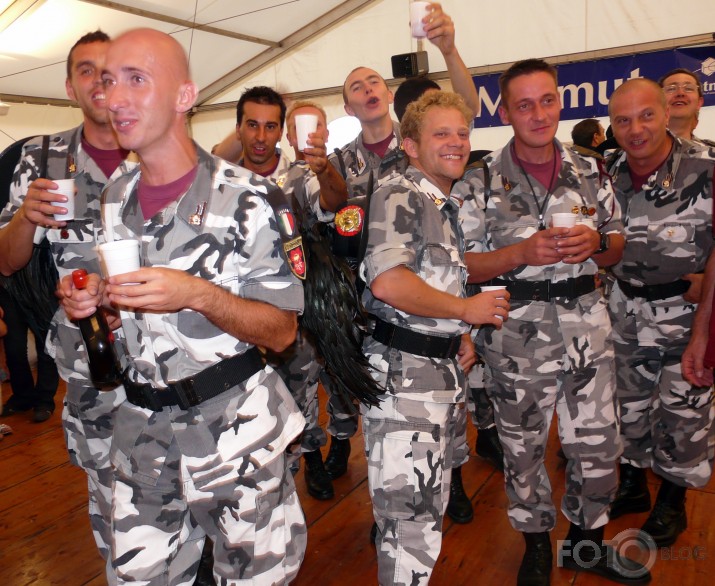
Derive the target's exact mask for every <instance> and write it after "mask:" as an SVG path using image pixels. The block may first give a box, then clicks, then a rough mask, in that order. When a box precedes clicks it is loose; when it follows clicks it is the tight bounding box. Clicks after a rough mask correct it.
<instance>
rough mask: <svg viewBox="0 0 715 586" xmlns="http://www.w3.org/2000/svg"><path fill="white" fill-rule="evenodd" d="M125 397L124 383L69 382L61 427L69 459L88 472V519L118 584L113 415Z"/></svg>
mask: <svg viewBox="0 0 715 586" xmlns="http://www.w3.org/2000/svg"><path fill="white" fill-rule="evenodd" d="M125 399H126V394H125V392H124V387H118V388H117V389H114V390H107V391H100V390H98V389H96V388H94V387H90V386H86V385H82V384H78V383H76V382H73V381H71V380H70V381H68V382H67V392H66V394H65V397H64V400H63V404H64V407H63V409H62V428H63V430H64V436H65V444H66V445H67V451H68V453H69V458H70V462H72V464H74V465H75V466H79V467H80V468H82V470H84V471H85V472H86V473H87V489H88V492H89V520H90V524H91V526H92V533H93V535H94V540H95V542H96V543H97V548H98V549H99V553H100V554H101V556H102V557H103V558H104V559H105V560H107V580H108V582H109V584H116V578H115V575H114V572H113V571H112V569H111V559H112V555H111V545H112V533H111V512H112V480H113V473H112V466H111V464H110V461H109V451H110V446H111V442H112V433H113V431H114V417H115V414H116V411H117V409H118V408H119V405H121V404H122V403H123V402H124V401H125Z"/></svg>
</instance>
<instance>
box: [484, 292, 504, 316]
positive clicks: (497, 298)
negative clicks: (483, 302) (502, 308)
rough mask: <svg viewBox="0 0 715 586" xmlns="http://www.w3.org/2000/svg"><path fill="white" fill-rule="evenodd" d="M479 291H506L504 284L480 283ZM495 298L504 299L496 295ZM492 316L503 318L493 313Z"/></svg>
mask: <svg viewBox="0 0 715 586" xmlns="http://www.w3.org/2000/svg"><path fill="white" fill-rule="evenodd" d="M480 289H481V292H482V293H485V292H486V291H506V287H505V286H504V285H482V286H481V287H480ZM497 299H504V298H503V297H497ZM494 317H498V318H499V319H500V320H502V321H503V320H504V318H503V317H502V316H501V315H495V316H494Z"/></svg>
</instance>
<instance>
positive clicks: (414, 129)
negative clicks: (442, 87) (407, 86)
mask: <svg viewBox="0 0 715 586" xmlns="http://www.w3.org/2000/svg"><path fill="white" fill-rule="evenodd" d="M431 108H454V109H455V110H458V111H459V113H460V114H461V115H462V116H464V122H465V123H466V125H467V126H469V123H470V122H471V120H472V111H471V110H470V109H469V108H468V107H467V105H466V104H465V103H464V99H462V96H460V95H458V94H455V93H454V92H444V91H431V92H427V93H426V94H423V95H422V97H420V98H419V99H417V100H415V101H414V102H410V104H409V105H408V106H407V110H405V115H404V117H403V118H402V123H401V124H400V134H401V135H402V138H403V139H405V138H410V139H412V140H414V141H415V142H418V141H419V138H420V133H421V132H422V124H423V122H424V118H425V115H426V114H427V111H428V110H430V109H431Z"/></svg>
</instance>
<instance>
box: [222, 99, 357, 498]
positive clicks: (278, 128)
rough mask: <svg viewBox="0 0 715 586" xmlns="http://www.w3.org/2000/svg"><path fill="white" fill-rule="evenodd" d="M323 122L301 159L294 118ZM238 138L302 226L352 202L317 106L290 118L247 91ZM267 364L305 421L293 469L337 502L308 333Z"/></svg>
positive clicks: (252, 167)
mask: <svg viewBox="0 0 715 586" xmlns="http://www.w3.org/2000/svg"><path fill="white" fill-rule="evenodd" d="M296 111H298V113H309V114H316V115H317V116H318V120H319V122H318V132H317V135H315V136H314V137H313V139H312V142H313V144H311V146H310V147H309V148H308V149H306V153H305V154H304V153H302V152H300V151H299V150H298V148H297V141H296V134H295V113H296ZM286 118H287V122H288V142H289V143H290V144H291V145H292V146H293V147H294V148H295V151H296V155H297V160H296V161H295V162H293V163H292V162H291V161H290V159H288V157H287V156H286V155H285V154H284V153H278V152H276V144H277V143H278V140H279V139H280V137H281V134H282V133H283V126H284V123H285V122H286ZM236 119H237V124H236V132H237V136H238V139H239V140H240V142H241V144H242V145H243V158H242V159H241V160H240V161H239V164H240V165H242V166H243V167H245V168H246V169H248V170H249V171H252V172H254V173H257V174H259V175H262V176H264V177H267V178H269V179H271V180H272V181H274V182H275V183H276V184H277V185H278V187H280V188H281V189H282V190H283V191H284V192H285V194H286V196H287V197H288V199H289V200H290V201H291V203H292V205H293V208H294V210H296V211H298V212H299V216H300V221H302V222H304V223H305V225H306V226H305V227H306V228H310V226H312V225H313V223H314V222H316V221H320V222H331V221H332V220H333V218H334V216H335V214H334V211H335V210H336V209H337V208H338V207H339V205H340V204H342V203H343V202H344V201H345V199H346V197H347V189H346V187H345V181H344V180H343V178H342V177H341V176H340V175H339V174H338V172H337V171H336V170H335V168H334V167H333V166H332V165H329V164H328V160H327V156H326V149H325V141H326V140H327V123H326V119H325V112H324V111H323V110H322V108H320V109H319V108H318V106H316V105H315V104H313V103H312V102H297V103H296V104H293V105H292V106H291V109H290V112H288V115H286V105H285V103H284V102H283V98H282V97H281V95H280V94H279V93H277V92H276V91H275V90H273V89H271V88H269V87H265V86H258V87H253V88H249V89H247V90H246V91H245V92H244V93H243V94H242V95H241V98H240V99H239V101H238V104H237V106H236ZM268 361H269V363H270V364H271V365H272V366H274V367H275V368H276V369H277V370H278V372H279V373H280V375H281V376H282V377H283V380H284V381H285V382H286V384H287V385H288V388H289V389H290V392H291V395H293V398H294V399H295V400H296V402H297V403H298V406H299V407H300V408H301V411H302V412H303V416H304V417H305V418H306V427H305V430H304V431H303V434H302V435H301V440H300V444H299V446H298V449H297V450H296V449H295V448H292V449H291V456H290V460H291V462H290V463H291V465H293V466H294V467H296V469H297V465H298V459H299V458H300V455H301V453H302V454H303V456H304V458H305V461H306V469H305V482H306V486H307V488H308V494H310V495H311V496H312V497H314V498H317V499H320V500H327V499H331V498H332V497H333V496H334V490H333V485H332V481H331V478H330V476H329V475H328V473H327V471H326V470H325V467H324V465H323V459H322V455H321V452H320V448H321V447H322V446H324V445H325V443H326V436H325V432H324V431H323V429H322V428H321V427H320V425H319V424H318V413H319V409H318V381H319V377H320V374H321V371H322V366H321V364H320V363H319V362H318V359H317V354H316V350H315V346H314V344H313V342H312V341H311V339H310V334H309V332H308V331H307V330H305V329H303V328H301V329H299V331H298V335H297V338H296V341H295V342H294V343H293V344H292V345H291V346H290V347H289V348H287V349H286V350H285V351H283V352H281V353H280V354H276V353H274V352H268Z"/></svg>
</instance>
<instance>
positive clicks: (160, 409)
mask: <svg viewBox="0 0 715 586" xmlns="http://www.w3.org/2000/svg"><path fill="white" fill-rule="evenodd" d="M137 72H141V76H139V75H138V74H137ZM103 78H104V80H105V86H106V90H107V102H108V104H109V108H110V112H111V120H112V124H113V126H114V128H115V130H116V131H117V133H118V136H119V140H120V143H121V144H122V145H123V146H125V147H127V148H131V149H133V150H135V151H136V152H137V154H138V155H139V158H140V167H139V168H138V169H137V170H136V171H135V172H133V173H130V174H127V175H125V176H123V177H122V178H121V179H119V180H118V181H116V182H115V183H113V184H112V185H111V186H109V187H108V188H107V190H106V191H105V202H104V206H103V218H104V223H105V227H106V228H107V230H108V232H107V234H108V235H111V236H112V238H111V239H112V240H117V239H139V240H140V241H141V262H142V268H141V269H140V270H139V271H135V272H129V273H125V274H123V275H119V276H114V277H111V278H109V279H108V280H107V282H106V284H105V283H104V282H103V281H101V280H100V279H99V277H98V275H92V276H91V278H92V283H91V284H92V285H93V290H92V291H88V290H87V289H89V287H88V288H87V289H85V290H75V291H73V292H72V295H71V296H70V297H69V298H66V299H65V300H64V303H65V304H66V306H67V307H68V308H69V309H70V310H71V311H72V313H73V315H75V316H78V317H83V316H84V315H86V314H87V313H89V312H91V311H92V309H93V306H94V305H96V304H97V303H107V302H111V303H113V304H117V305H118V306H120V307H121V308H122V310H121V318H122V326H123V329H124V331H125V333H126V345H127V351H128V356H129V357H130V361H129V362H130V364H129V368H128V371H127V374H126V376H127V381H126V382H125V387H126V391H127V401H126V402H125V403H124V404H123V405H122V406H121V407H120V408H119V411H118V413H117V426H118V427H120V428H121V429H122V433H121V435H117V436H115V440H114V444H113V450H112V463H113V465H114V466H115V467H116V478H115V493H114V506H113V509H112V527H113V530H114V542H115V551H114V561H113V563H114V567H115V569H116V571H117V575H118V577H119V582H120V583H121V584H123V583H132V582H141V583H142V584H147V585H158V584H164V585H167V584H168V585H170V586H174V585H176V584H190V583H191V581H192V580H193V578H194V575H195V572H196V566H197V565H198V561H199V556H200V546H201V544H202V542H203V537H204V535H208V536H209V537H211V539H212V540H213V542H214V576H215V577H216V580H217V582H218V583H221V584H226V585H236V584H239V583H247V582H251V583H255V584H264V583H265V584H285V583H288V582H290V581H291V580H292V579H293V578H294V577H295V575H296V574H297V572H298V569H299V566H300V562H301V560H302V558H303V555H304V551H305V545H306V530H305V520H304V517H303V514H302V511H301V508H300V504H299V502H298V498H297V494H296V491H295V485H294V484H293V478H292V475H291V474H290V472H289V471H288V468H287V465H286V457H285V449H286V447H287V446H288V444H289V443H290V442H291V441H292V440H293V439H294V438H295V437H296V436H297V435H298V434H299V433H300V432H301V431H302V429H303V426H304V424H305V420H304V419H303V417H302V415H301V414H300V411H299V410H298V408H297V406H296V404H295V402H294V401H293V399H292V397H291V396H290V394H289V392H288V390H287V388H286V387H285V385H284V383H283V381H281V379H280V377H279V376H278V374H277V373H276V372H275V371H274V370H273V369H271V368H270V367H264V366H263V364H262V361H261V358H260V354H259V353H258V351H257V349H256V348H255V346H256V345H261V346H265V347H268V348H271V349H273V350H276V351H280V350H282V349H284V348H286V347H287V346H288V345H289V344H291V343H292V342H293V340H294V339H295V332H296V328H297V313H298V312H300V311H301V310H302V307H303V291H302V287H301V285H300V280H299V279H298V278H297V276H296V274H297V275H300V274H301V273H302V272H303V270H304V266H301V265H300V263H299V262H293V264H292V265H291V266H292V268H293V270H294V271H295V273H296V274H291V269H290V268H289V264H288V261H287V260H286V254H288V256H289V257H290V251H291V250H294V249H293V248H292V246H293V245H294V244H299V241H298V242H297V243H296V242H295V241H294V240H293V239H291V238H290V237H291V234H290V229H289V226H291V225H294V223H293V220H292V219H291V218H290V215H289V214H290V210H289V207H288V206H287V202H286V201H285V198H284V196H283V194H282V193H281V192H280V190H277V189H275V188H274V187H273V186H272V185H271V184H269V183H266V182H263V181H262V180H260V179H259V178H256V176H254V175H252V174H249V173H248V172H246V171H245V170H243V169H241V168H239V167H235V166H233V165H230V164H229V163H226V162H225V161H222V160H220V159H218V158H215V157H212V156H211V155H209V154H208V153H206V152H205V151H203V150H202V149H200V148H199V147H197V146H196V145H195V144H194V143H193V142H192V141H191V139H190V138H189V136H188V134H187V130H186V112H188V111H190V110H191V107H192V106H193V104H194V102H195V99H196V95H197V92H198V90H197V88H196V86H195V85H194V84H193V83H192V82H190V81H188V63H187V57H186V54H185V52H184V51H183V49H182V48H181V46H180V45H179V44H178V42H176V41H175V40H174V39H173V38H172V37H170V36H169V35H166V34H164V33H160V32H158V31H153V30H148V29H139V30H135V31H130V32H128V33H126V34H124V35H122V36H121V37H120V38H118V39H117V40H116V41H115V42H114V43H112V45H111V47H110V49H109V51H108V53H107V61H106V66H105V71H104V74H103ZM157 183H158V184H159V185H156V184H157ZM152 196H153V197H152ZM272 208H273V209H272ZM274 209H275V211H274ZM279 228H280V229H281V232H280V234H279ZM281 239H283V240H284V242H283V243H281ZM303 274H304V273H303ZM127 283H133V284H131V285H129V284H127ZM91 293H96V295H91Z"/></svg>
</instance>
